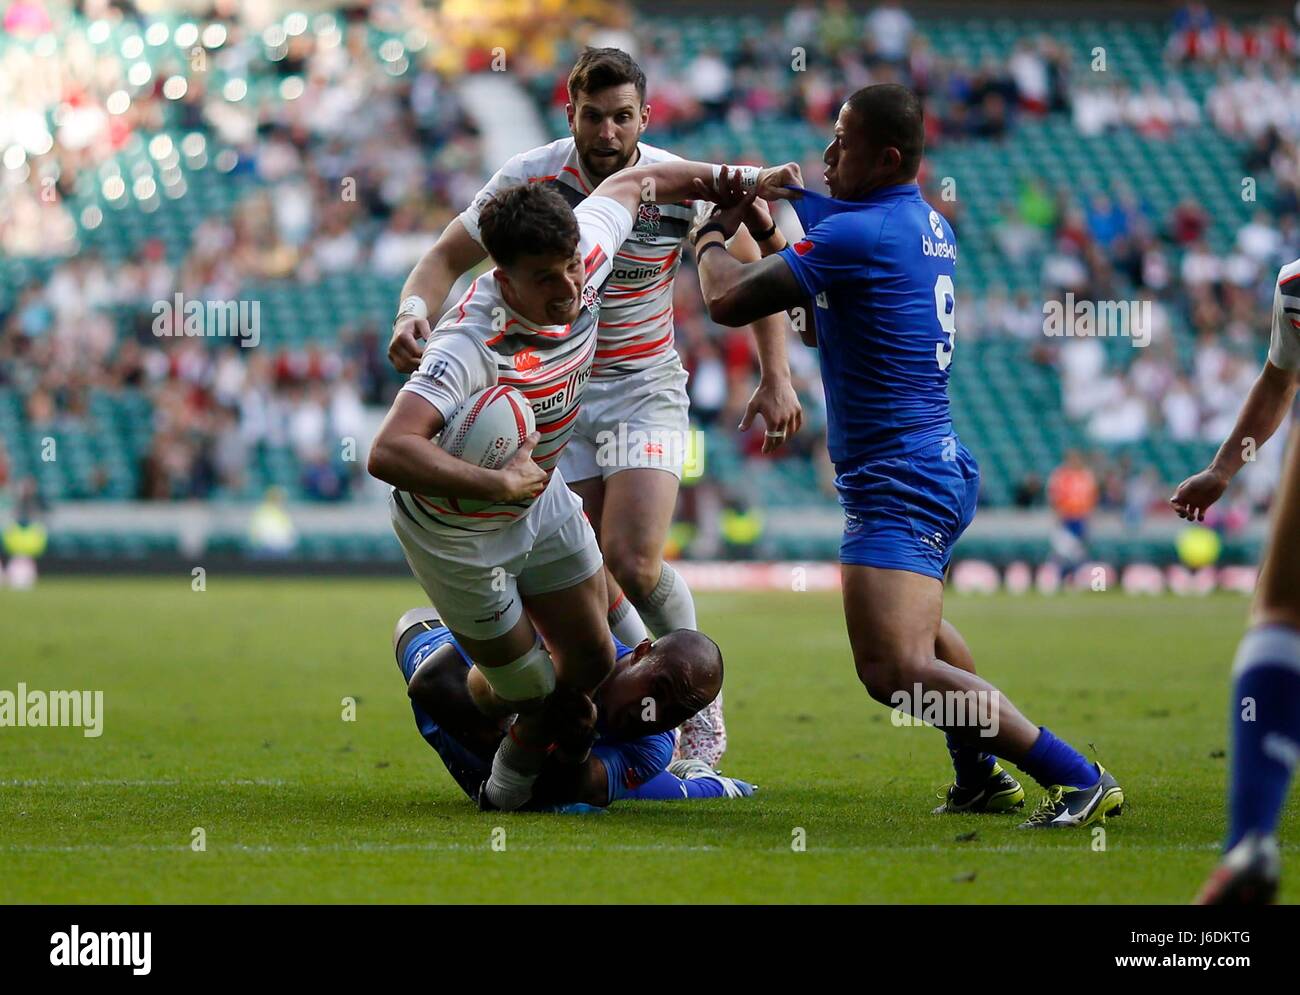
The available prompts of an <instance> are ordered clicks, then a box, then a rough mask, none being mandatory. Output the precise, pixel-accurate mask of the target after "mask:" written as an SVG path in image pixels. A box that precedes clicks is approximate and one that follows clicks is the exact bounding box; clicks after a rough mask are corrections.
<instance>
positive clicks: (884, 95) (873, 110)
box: [848, 83, 925, 176]
mask: <svg viewBox="0 0 1300 995" xmlns="http://www.w3.org/2000/svg"><path fill="white" fill-rule="evenodd" d="M848 104H849V109H850V110H852V111H853V113H854V114H856V115H858V117H860V118H861V119H862V122H863V124H864V125H866V128H867V133H868V136H869V138H870V140H871V141H872V142H874V143H875V144H876V145H877V147H879V148H888V147H889V146H891V145H892V146H893V147H894V148H896V149H898V152H899V155H901V156H902V162H901V163H900V164H899V171H900V172H903V173H907V174H909V175H911V176H915V175H916V173H917V171H918V170H919V169H920V168H921V157H922V156H923V155H924V154H925V113H924V111H923V110H922V108H921V99H920V98H919V97H918V96H917V95H916V94H915V93H913V92H912V91H911V90H909V89H908V88H907V87H905V86H902V85H901V84H898V83H877V84H875V85H873V86H864V87H863V88H862V89H861V90H859V91H858V92H857V93H855V94H853V96H851V97H849V100H848Z"/></svg>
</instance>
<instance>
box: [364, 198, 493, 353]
mask: <svg viewBox="0 0 1300 995" xmlns="http://www.w3.org/2000/svg"><path fill="white" fill-rule="evenodd" d="M486 258H487V253H486V252H484V251H483V246H481V245H479V244H478V243H477V242H475V241H474V239H473V238H471V237H470V234H469V232H467V231H466V230H465V226H464V225H463V224H461V222H460V219H459V218H453V219H452V221H451V223H450V224H449V225H447V227H446V228H444V229H443V231H442V234H441V235H440V236H439V237H438V241H437V242H435V243H434V244H433V247H432V248H430V249H429V251H428V252H426V253H425V254H424V255H423V256H421V257H420V261H419V262H418V263H416V264H415V269H413V270H411V275H410V276H408V277H407V278H406V282H405V283H404V284H402V301H401V304H400V305H399V306H398V313H397V320H396V321H394V322H393V337H392V338H391V339H390V340H389V342H388V361H389V362H390V363H392V364H393V366H394V368H395V369H397V371H398V372H399V373H411V372H412V371H414V370H415V369H416V367H418V366H419V365H420V356H421V354H422V353H423V351H424V346H423V345H422V344H421V339H427V338H428V337H429V328H430V326H429V317H430V315H437V314H440V313H441V311H442V306H443V304H445V303H446V301H447V295H448V294H450V293H451V288H452V287H453V286H455V284H456V281H457V280H459V279H460V278H461V276H462V275H464V274H465V273H467V272H469V271H470V270H471V269H473V268H474V267H475V266H477V265H478V264H479V263H481V262H482V261H483V260H484V259H486Z"/></svg>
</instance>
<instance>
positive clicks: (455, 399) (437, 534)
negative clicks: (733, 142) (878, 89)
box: [369, 160, 798, 809]
mask: <svg viewBox="0 0 1300 995" xmlns="http://www.w3.org/2000/svg"><path fill="white" fill-rule="evenodd" d="M729 175H730V174H729V173H728V172H727V171H726V170H725V167H718V166H710V165H708V164H706V163H693V162H685V161H682V160H673V161H666V162H660V163H654V164H647V165H643V166H639V167H636V168H633V169H627V170H622V171H620V172H619V173H618V174H616V175H615V176H613V177H611V178H609V179H607V180H605V181H604V182H603V183H601V184H600V186H599V187H597V188H596V189H595V190H594V191H593V193H592V194H591V196H589V197H587V198H586V199H585V200H584V201H583V202H582V203H581V204H579V206H578V207H577V209H576V210H575V209H573V208H571V207H570V206H569V204H568V202H567V201H566V200H565V198H564V197H563V196H561V195H560V194H559V193H558V192H557V191H556V190H555V189H554V188H552V187H550V186H546V185H543V184H524V185H516V186H507V187H506V188H504V189H503V190H502V191H501V192H499V193H498V194H496V195H494V196H493V197H491V198H489V199H488V201H487V202H486V203H484V204H483V205H482V206H481V208H480V213H479V217H478V225H479V235H480V237H481V238H482V239H483V243H484V245H485V246H486V247H487V250H488V253H489V255H490V256H491V258H492V261H493V262H494V263H495V264H496V268H495V269H493V270H492V271H491V272H488V273H485V274H484V275H482V276H480V277H479V278H478V279H477V280H475V281H474V282H473V284H471V285H470V287H469V289H468V290H467V291H466V292H465V294H464V295H463V296H462V297H461V298H460V300H459V301H458V302H457V303H456V304H454V305H453V306H452V307H450V308H449V309H448V310H447V311H446V313H445V314H443V316H442V318H441V319H440V320H439V321H438V323H437V325H436V327H435V328H434V329H433V331H432V333H431V334H430V336H429V342H428V345H427V346H426V347H425V349H424V354H423V357H422V359H421V362H420V366H419V368H418V369H417V370H416V371H415V372H414V373H413V374H412V375H411V378H410V380H409V381H408V382H407V383H406V384H405V386H404V387H403V388H402V390H401V391H400V392H399V393H398V396H397V398H396V400H395V401H394V402H393V406H392V409H391V410H390V411H389V413H388V416H387V418H386V419H385V421H384V424H383V425H382V426H381V427H380V429H379V432H378V434H377V435H376V437H375V441H374V443H373V445H372V447H371V452H370V458H369V470H370V473H371V474H372V475H374V476H375V477H377V478H379V479H380V480H383V481H385V482H387V483H389V484H391V485H392V486H393V492H392V495H391V497H390V510H391V515H392V522H393V529H394V531H395V532H396V533H397V537H398V539H399V541H400V542H401V545H402V549H403V551H404V553H405V554H406V558H407V561H408V563H409V564H410V566H411V570H412V572H413V573H414V574H415V576H416V578H417V579H418V580H419V581H420V584H421V585H422V586H423V587H424V589H425V592H426V593H427V594H428V596H429V598H430V600H431V601H432V602H433V604H434V605H435V606H436V607H437V609H438V611H439V614H440V615H441V618H442V620H443V622H444V623H445V624H446V625H447V627H448V629H449V630H450V631H451V632H452V634H453V635H454V636H455V638H456V640H457V641H458V642H459V643H460V645H461V646H462V647H463V648H464V649H465V650H466V652H467V653H468V654H469V656H470V657H471V658H472V659H473V660H474V663H475V665H476V667H477V668H478V669H479V671H480V672H481V674H482V676H483V678H484V680H485V681H486V683H487V684H488V686H489V687H490V688H491V690H492V692H493V693H494V694H495V695H496V696H497V697H499V698H500V699H502V703H504V704H508V705H510V706H512V708H513V710H514V711H515V712H517V713H518V714H519V718H518V719H517V720H516V722H515V723H514V725H513V726H512V727H511V732H510V735H509V736H507V737H506V738H505V739H504V740H503V741H502V743H501V747H500V749H499V750H498V752H497V754H496V757H495V758H494V761H493V764H492V773H491V775H490V776H489V778H488V780H487V781H486V782H485V784H484V787H483V791H482V794H481V796H480V800H481V802H482V803H483V804H484V805H485V806H490V807H496V808H506V809H513V808H518V807H519V806H520V805H522V804H524V803H525V802H527V801H528V798H529V795H530V793H531V789H532V784H533V782H534V781H535V780H536V777H537V774H538V772H539V771H540V770H541V767H542V763H543V761H544V760H545V759H546V756H547V754H548V752H549V751H550V749H551V748H552V747H553V746H554V743H553V742H552V737H551V736H550V735H549V734H548V732H547V729H548V727H549V723H548V722H547V717H546V716H545V715H544V713H543V709H544V707H545V705H546V704H547V702H548V701H549V702H550V703H551V704H553V705H555V707H556V708H559V709H561V710H562V709H563V707H564V706H565V702H564V700H563V699H565V698H566V697H569V698H571V697H572V696H573V695H578V694H590V692H591V691H593V690H594V689H595V688H596V687H597V686H598V685H599V684H600V682H601V681H602V680H603V679H604V678H605V676H606V675H607V674H608V673H609V671H610V669H611V668H612V666H613V662H614V647H613V641H612V640H611V638H610V629H609V626H608V624H607V607H608V597H607V592H606V586H605V574H604V570H603V569H602V567H603V562H602V559H601V554H600V551H599V549H598V547H597V544H596V537H595V533H594V532H593V530H592V527H591V525H590V524H588V522H587V519H586V517H585V516H584V514H583V508H582V503H581V501H580V500H579V499H578V497H577V495H575V494H574V493H573V492H572V491H570V490H569V489H568V487H567V486H566V485H565V482H564V477H563V473H562V471H561V470H559V469H557V464H558V463H559V461H560V454H561V452H562V451H563V450H564V448H565V446H566V444H567V443H568V442H569V441H570V439H571V437H572V435H573V432H574V425H575V421H576V419H577V416H578V413H579V410H580V405H581V402H582V398H583V391H584V388H585V386H586V383H587V381H588V378H589V377H590V375H591V370H592V364H593V362H594V360H595V357H596V353H597V348H598V338H597V332H596V325H597V321H598V320H599V314H600V310H601V291H602V289H603V288H604V285H605V283H606V281H607V280H608V279H609V276H610V274H611V272H612V270H613V268H614V259H615V256H616V254H617V253H618V251H619V247H620V246H621V245H622V244H623V243H624V242H625V241H626V240H627V237H628V235H629V234H630V233H631V231H632V226H633V224H634V222H635V219H636V217H637V216H638V208H639V206H640V205H641V204H642V203H644V202H646V201H647V200H656V201H663V202H668V203H673V202H677V201H682V200H685V199H686V197H687V193H688V192H689V191H690V190H692V184H693V183H694V182H695V181H696V180H699V181H701V182H703V183H705V184H707V185H709V186H710V187H711V188H713V189H718V184H719V183H722V184H724V185H725V184H727V183H728V182H729ZM742 175H743V176H744V177H745V178H746V182H747V183H748V184H749V185H750V186H751V187H754V188H756V189H757V191H758V192H759V193H760V194H762V195H764V196H767V197H783V196H787V192H786V191H785V190H784V187H785V185H786V184H789V183H791V182H793V181H794V179H795V178H797V176H798V169H797V167H796V166H794V165H793V164H789V165H787V166H784V167H780V168H778V169H768V170H763V171H759V170H757V169H755V168H753V167H744V169H743V170H742ZM408 305H409V302H408ZM498 385H508V386H511V387H515V388H517V389H519V390H520V391H522V392H523V393H524V395H525V396H526V397H528V398H529V399H530V401H531V402H532V404H533V407H534V413H535V415H536V422H537V431H536V432H535V433H534V434H533V435H532V436H530V437H529V438H528V440H527V442H526V443H525V444H524V445H523V446H521V447H520V449H519V451H518V452H517V453H516V454H515V456H514V457H513V458H512V459H511V460H510V461H509V462H508V463H507V464H506V465H505V466H503V467H502V468H501V469H498V470H490V469H485V468H482V467H479V466H477V465H475V464H471V463H469V462H467V461H464V460H460V459H457V458H456V457H454V456H452V455H450V454H449V453H447V452H446V451H445V450H443V449H441V448H439V447H438V446H436V445H432V444H431V443H430V440H431V439H432V438H433V437H434V436H436V435H437V434H438V432H439V431H441V429H442V427H443V425H444V424H445V423H446V420H447V419H448V418H449V417H451V415H452V413H453V412H454V411H455V410H456V409H457V408H458V407H459V406H460V404H461V403H462V402H463V401H464V400H465V399H466V398H467V397H469V396H470V395H471V394H474V393H475V392H477V391H480V390H484V389H487V388H489V387H494V386H498ZM465 501H472V502H475V503H474V504H473V505H467V504H463V503H462V502H465ZM483 502H487V503H486V504H483ZM534 624H535V625H536V629H534ZM539 631H540V633H541V636H542V637H544V640H545V641H544V642H543V639H542V638H539V635H538V632H539ZM548 646H549V647H550V650H551V651H553V652H554V659H552V655H551V652H550V651H548V649H547V647H548Z"/></svg>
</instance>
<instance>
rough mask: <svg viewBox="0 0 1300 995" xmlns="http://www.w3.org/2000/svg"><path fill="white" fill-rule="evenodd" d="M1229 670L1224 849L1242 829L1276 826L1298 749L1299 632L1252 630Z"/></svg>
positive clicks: (1253, 830)
mask: <svg viewBox="0 0 1300 995" xmlns="http://www.w3.org/2000/svg"><path fill="white" fill-rule="evenodd" d="M1232 670H1233V675H1234V682H1233V693H1232V711H1231V723H1230V724H1231V726H1232V774H1231V779H1230V780H1229V782H1228V838H1227V842H1226V844H1225V847H1224V849H1227V850H1230V849H1232V848H1233V847H1234V846H1236V845H1237V844H1238V843H1239V842H1240V841H1241V838H1242V837H1243V836H1245V835H1246V834H1247V833H1261V834H1264V835H1272V834H1273V832H1274V831H1275V830H1276V829H1277V823H1278V817H1279V815H1280V814H1281V812H1282V803H1283V802H1284V801H1285V800H1286V793H1287V788H1288V787H1289V786H1290V784H1291V774H1292V771H1293V769H1294V767H1295V763H1296V757H1297V754H1300V632H1296V631H1295V630H1294V629H1290V628H1287V627H1284V626H1276V625H1272V626H1261V627H1259V628H1257V629H1252V630H1251V631H1250V632H1248V633H1246V637H1245V638H1244V639H1243V640H1242V641H1241V646H1240V647H1239V648H1238V650H1237V659H1236V661H1235V662H1234V663H1233V668H1232Z"/></svg>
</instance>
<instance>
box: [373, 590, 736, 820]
mask: <svg viewBox="0 0 1300 995" xmlns="http://www.w3.org/2000/svg"><path fill="white" fill-rule="evenodd" d="M614 646H615V650H614V654H615V661H614V672H613V673H612V674H611V675H610V676H609V677H608V678H607V679H606V680H605V681H604V682H603V683H602V684H601V685H600V687H599V688H597V690H596V693H595V696H594V707H590V708H588V709H586V714H583V713H582V711H578V712H577V714H574V715H569V716H560V717H559V718H560V719H561V721H562V725H561V726H560V727H559V728H557V729H556V730H555V733H556V735H557V736H558V737H560V738H562V739H563V740H564V741H565V743H566V745H568V746H569V749H568V750H566V751H561V750H555V751H553V752H552V754H551V757H550V758H549V759H548V760H547V763H546V766H545V768H544V769H543V772H542V775H541V776H540V777H539V779H538V783H537V787H536V789H535V791H534V793H533V798H532V799H531V801H530V803H529V807H530V808H542V809H548V810H551V811H557V810H558V811H575V810H576V811H581V810H583V809H585V808H586V807H587V806H592V807H596V808H605V807H606V806H608V805H610V804H612V803H613V802H615V801H617V800H619V799H629V800H644V801H676V800H681V799H695V798H743V797H748V796H749V795H752V794H753V793H754V790H755V789H754V786H753V785H751V784H747V783H746V782H744V781H740V780H737V779H736V778H731V777H723V776H722V775H721V774H717V773H715V772H714V771H712V770H711V769H710V768H709V767H708V765H706V764H704V763H703V762H702V761H699V760H677V761H675V762H672V763H670V762H669V761H670V760H671V759H672V754H673V748H674V746H675V743H676V737H675V736H674V734H673V730H674V729H676V728H677V726H679V725H680V724H681V723H682V722H684V721H686V720H687V719H689V718H690V717H691V716H692V715H695V714H697V713H698V712H699V711H700V709H701V708H704V707H707V705H708V702H709V701H711V700H712V699H713V698H716V697H717V696H718V694H719V693H721V691H722V653H721V652H720V651H719V649H718V646H717V644H716V643H714V642H713V640H711V639H709V638H708V637H707V636H705V635H703V634H702V633H699V632H693V631H691V630H689V629H681V630H678V631H677V632H673V633H670V634H669V635H667V636H664V637H663V638H661V639H659V640H656V641H655V642H654V643H653V644H652V643H651V642H650V641H649V640H646V641H645V642H642V643H640V644H639V645H638V646H637V647H636V648H635V649H632V648H629V647H627V646H624V645H623V644H622V643H621V642H619V641H618V640H617V639H615V640H614ZM393 651H394V652H395V653H396V655H397V666H398V668H399V669H400V670H401V672H402V676H403V677H404V678H405V680H406V685H407V694H408V695H409V696H410V699H411V710H412V712H413V713H414V715H415V723H416V726H417V727H418V728H419V730H420V735H421V736H423V737H424V740H425V742H427V743H428V744H429V745H430V746H432V747H433V748H434V750H435V751H437V753H438V756H439V757H440V758H441V760H442V762H443V765H444V766H445V767H446V768H447V772H448V773H449V774H451V776H452V778H453V779H455V781H456V783H457V784H458V785H460V787H461V789H462V790H463V791H464V792H465V794H467V795H468V796H469V797H470V798H477V796H478V791H479V786H480V785H481V784H482V783H483V780H484V778H486V777H487V776H488V773H489V771H490V767H491V763H492V757H493V755H494V754H495V753H496V751H497V749H498V748H499V746H500V744H501V740H502V737H503V736H504V735H505V725H506V723H507V721H508V718H509V709H508V706H506V707H501V706H499V703H498V702H497V700H496V698H495V696H494V695H493V694H492V692H491V690H490V689H489V688H487V687H486V685H485V684H484V682H483V679H482V675H480V674H478V673H476V672H475V671H474V669H473V668H472V666H471V664H470V661H469V658H468V657H466V655H465V652H464V650H462V649H461V647H460V646H459V645H457V643H456V640H455V638H454V637H453V636H452V635H451V633H450V632H449V631H448V629H447V627H446V626H445V625H443V624H442V622H441V621H440V620H439V619H438V616H437V613H436V612H435V611H434V610H433V609H431V608H413V609H411V610H410V611H408V612H405V613H404V614H403V615H402V617H401V618H400V619H398V622H397V627H396V628H395V629H394V630H393ZM579 707H581V706H579ZM575 739H577V740H578V743H577V744H576V746H575V745H572V744H573V743H574V740H575ZM593 742H594V745H591V744H592V743H593ZM584 752H585V753H586V754H587V755H586V758H585V759H578V760H577V761H576V762H566V760H567V759H568V758H567V757H565V756H562V755H561V754H562V753H578V754H582V753H584Z"/></svg>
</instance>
